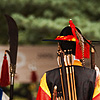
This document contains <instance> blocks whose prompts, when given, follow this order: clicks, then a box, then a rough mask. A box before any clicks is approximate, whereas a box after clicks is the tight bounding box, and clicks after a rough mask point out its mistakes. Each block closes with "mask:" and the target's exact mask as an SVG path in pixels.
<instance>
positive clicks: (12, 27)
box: [5, 15, 18, 100]
mask: <svg viewBox="0 0 100 100" xmlns="http://www.w3.org/2000/svg"><path fill="white" fill-rule="evenodd" d="M5 17H6V20H7V23H8V29H9V30H8V34H9V44H10V48H9V50H6V52H7V53H8V54H9V57H10V100H13V90H14V76H15V72H16V59H17V49H18V28H17V25H16V22H15V21H14V19H13V18H12V17H10V16H9V15H5Z"/></svg>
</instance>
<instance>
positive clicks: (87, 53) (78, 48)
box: [69, 20, 90, 59]
mask: <svg viewBox="0 0 100 100" xmlns="http://www.w3.org/2000/svg"><path fill="white" fill-rule="evenodd" d="M69 24H70V27H71V29H72V33H73V35H74V37H75V38H76V53H75V56H76V58H77V59H82V49H81V46H80V44H79V40H78V38H77V36H76V33H75V31H77V29H76V28H75V25H74V23H73V22H72V20H70V21H69ZM88 42H89V40H88ZM89 57H90V46H89V44H88V43H85V44H84V58H89Z"/></svg>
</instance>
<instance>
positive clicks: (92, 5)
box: [0, 0, 100, 44]
mask: <svg viewBox="0 0 100 100" xmlns="http://www.w3.org/2000/svg"><path fill="white" fill-rule="evenodd" d="M4 14H8V15H10V16H12V17H13V18H14V19H15V21H16V23H17V25H18V29H19V44H42V43H44V42H41V40H42V39H44V38H55V37H56V36H57V35H59V33H60V31H61V30H62V29H63V28H64V27H65V26H67V25H68V24H69V19H72V20H73V22H74V24H75V25H76V26H77V27H78V28H80V30H81V31H82V34H83V35H84V36H85V37H86V38H87V39H90V40H100V18H99V17H100V0H96V1H95V0H88V1H87V0H0V44H7V43H8V34H7V31H8V29H7V22H6V20H5V18H4Z"/></svg>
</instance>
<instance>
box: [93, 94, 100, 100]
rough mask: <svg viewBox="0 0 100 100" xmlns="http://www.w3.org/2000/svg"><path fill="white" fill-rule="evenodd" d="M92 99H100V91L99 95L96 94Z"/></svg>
mask: <svg viewBox="0 0 100 100" xmlns="http://www.w3.org/2000/svg"><path fill="white" fill-rule="evenodd" d="M92 100H100V93H99V94H98V95H97V96H95V97H94V98H93V99H92Z"/></svg>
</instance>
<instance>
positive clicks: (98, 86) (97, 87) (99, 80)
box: [93, 76, 100, 98]
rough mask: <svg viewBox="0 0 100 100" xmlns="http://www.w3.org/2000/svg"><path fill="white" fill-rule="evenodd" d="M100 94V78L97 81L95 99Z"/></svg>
mask: <svg viewBox="0 0 100 100" xmlns="http://www.w3.org/2000/svg"><path fill="white" fill-rule="evenodd" d="M98 94H100V76H99V77H97V79H96V86H95V89H94V93H93V98H94V97H95V96H97V95H98Z"/></svg>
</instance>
